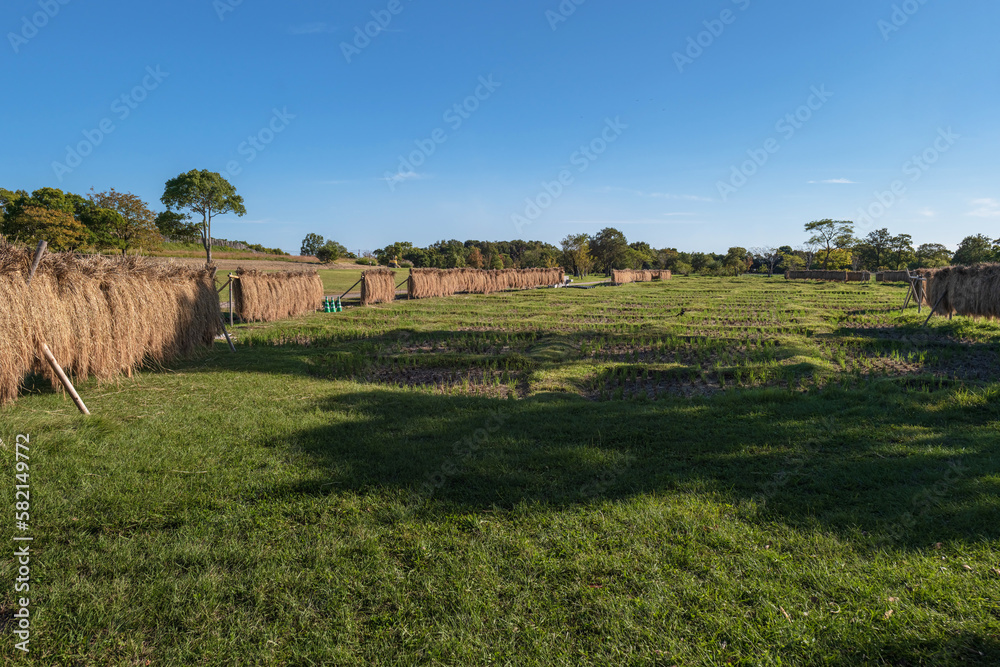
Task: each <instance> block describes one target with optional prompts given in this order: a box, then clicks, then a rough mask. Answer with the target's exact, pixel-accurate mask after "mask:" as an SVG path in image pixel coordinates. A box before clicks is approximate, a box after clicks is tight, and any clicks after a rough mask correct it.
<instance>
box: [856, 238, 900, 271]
mask: <svg viewBox="0 0 1000 667" xmlns="http://www.w3.org/2000/svg"><path fill="white" fill-rule="evenodd" d="M891 249H892V234H890V233H889V230H888V229H886V228H884V227H883V228H882V229H876V230H875V231H873V232H871V233H870V234H868V236H866V237H865V239H864V241H861V242H860V243H859V244H858V252H859V253H860V254H861V258H862V261H863V263H864V265H865V267H866V268H868V269H869V270H871V271H878V270H880V269H881V268H882V265H883V264H884V262H885V260H886V259H888V255H889V252H890V250H891Z"/></svg>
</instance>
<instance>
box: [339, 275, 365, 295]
mask: <svg viewBox="0 0 1000 667" xmlns="http://www.w3.org/2000/svg"><path fill="white" fill-rule="evenodd" d="M361 280H364V278H362V279H361ZM361 280H359V281H358V282H356V283H354V284H353V285H351V286H350V287H348V288H347V291H346V292H344V293H343V294H341V295H340V296H339V297H338V298H340V299H343V298H344V297H345V296H347V295H348V294H350V293H351V290H352V289H354V288H355V287H357V286H358V285H359V284H360V283H361Z"/></svg>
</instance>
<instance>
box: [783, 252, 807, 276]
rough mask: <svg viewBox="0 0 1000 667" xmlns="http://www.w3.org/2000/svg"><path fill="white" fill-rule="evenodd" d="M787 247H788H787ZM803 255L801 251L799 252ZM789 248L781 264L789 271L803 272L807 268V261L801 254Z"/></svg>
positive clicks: (784, 253)
mask: <svg viewBox="0 0 1000 667" xmlns="http://www.w3.org/2000/svg"><path fill="white" fill-rule="evenodd" d="M786 247H787V246H786ZM799 253H801V251H799ZM799 253H796V252H795V251H794V250H791V249H790V248H789V251H788V252H783V253H782V254H781V263H782V264H783V265H784V267H785V270H787V271H801V270H802V269H804V268H806V260H805V258H804V257H802V255H801V254H799Z"/></svg>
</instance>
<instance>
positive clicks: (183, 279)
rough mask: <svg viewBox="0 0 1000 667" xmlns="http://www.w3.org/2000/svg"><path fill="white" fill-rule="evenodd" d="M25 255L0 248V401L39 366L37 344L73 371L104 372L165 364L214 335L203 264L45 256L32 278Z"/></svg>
mask: <svg viewBox="0 0 1000 667" xmlns="http://www.w3.org/2000/svg"><path fill="white" fill-rule="evenodd" d="M31 259H32V253H30V252H28V251H27V250H23V249H20V248H15V247H12V246H7V245H3V246H0V404H2V403H6V402H9V401H11V400H14V399H15V398H16V397H17V394H18V391H19V389H20V386H21V383H22V382H23V381H24V378H25V377H26V376H27V375H28V374H30V373H38V374H40V375H43V376H45V377H47V378H49V379H50V380H51V381H52V382H53V384H54V385H55V384H56V381H55V377H54V374H53V372H52V370H51V368H50V367H49V366H48V364H46V363H44V361H42V360H41V359H40V357H39V354H38V352H39V350H40V349H41V346H42V343H46V344H48V346H49V348H50V349H51V350H52V353H53V354H54V355H55V358H56V359H58V360H59V363H60V364H61V365H62V366H63V368H64V369H66V370H67V371H68V372H69V373H70V375H72V376H74V377H76V378H86V377H96V378H99V379H109V378H112V377H114V376H116V375H119V374H121V373H129V374H131V372H132V371H133V370H134V369H136V368H138V367H139V366H141V365H142V364H143V363H144V362H147V361H151V362H156V363H165V362H168V361H170V360H172V359H174V358H177V357H180V356H185V355H188V354H190V353H191V352H193V351H194V350H195V349H196V348H198V347H200V346H206V345H211V344H212V341H213V340H214V339H215V336H216V335H217V334H218V333H220V331H221V329H220V319H219V315H220V312H219V299H218V295H217V294H216V292H215V286H214V282H213V280H212V274H211V273H210V272H209V271H207V270H204V269H201V270H198V269H191V268H188V267H185V266H180V265H173V264H162V263H156V262H153V261H151V260H148V259H144V258H140V257H124V258H122V257H114V258H111V257H100V256H98V257H85V258H79V257H75V256H73V255H71V254H49V255H46V256H45V257H44V258H43V259H42V262H41V264H40V265H39V267H38V270H37V272H36V273H35V277H34V279H33V280H32V282H31V286H30V287H29V286H27V284H26V282H25V281H26V279H27V277H28V272H29V270H30V266H31Z"/></svg>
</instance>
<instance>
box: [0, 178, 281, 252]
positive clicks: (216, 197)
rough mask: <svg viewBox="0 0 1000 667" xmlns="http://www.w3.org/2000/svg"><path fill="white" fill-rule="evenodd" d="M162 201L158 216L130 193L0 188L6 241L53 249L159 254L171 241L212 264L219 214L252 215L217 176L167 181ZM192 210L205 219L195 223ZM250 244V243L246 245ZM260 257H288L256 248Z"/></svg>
mask: <svg viewBox="0 0 1000 667" xmlns="http://www.w3.org/2000/svg"><path fill="white" fill-rule="evenodd" d="M160 201H161V202H162V203H163V204H164V206H166V210H165V211H162V212H160V213H153V211H152V210H151V209H150V208H149V205H148V204H147V203H146V202H144V201H143V200H142V199H140V198H139V197H138V196H136V195H134V194H132V193H130V192H118V191H116V190H115V189H114V188H111V189H110V190H108V191H107V192H96V191H95V190H94V189H93V188H91V191H90V194H89V195H87V196H86V197H83V196H81V195H78V194H74V193H72V192H63V191H62V190H59V189H58V188H40V189H38V190H35V191H34V192H32V193H30V194H29V193H28V192H26V191H24V190H16V191H11V190H6V189H4V188H0V237H2V238H3V239H6V240H7V241H9V242H14V243H28V244H34V243H36V242H38V241H40V240H43V239H44V240H45V241H47V242H48V244H49V247H50V248H52V249H53V250H57V251H59V250H72V251H94V252H102V251H107V250H115V251H120V252H121V253H122V254H125V253H127V252H128V251H129V250H132V249H146V250H155V249H157V248H159V247H160V246H161V245H162V243H163V242H164V239H165V238H169V239H171V240H173V241H176V242H181V243H197V242H200V243H201V245H202V246H203V247H204V248H205V253H206V258H207V261H208V262H209V263H211V261H212V219H213V218H214V217H216V216H219V215H224V214H227V213H235V214H236V215H239V216H242V215H245V214H246V209H245V208H244V206H243V198H242V197H241V196H239V195H237V194H236V188H234V187H233V186H232V185H231V184H230V183H229V182H228V181H226V179H224V178H223V177H222V176H220V175H219V174H217V173H215V172H211V171H207V170H201V171H198V170H192V171H189V172H187V173H184V174H180V175H179V176H177V177H176V178H173V179H170V180H169V181H167V182H166V185H165V186H164V190H163V197H161V198H160ZM183 210H187V211H190V212H191V213H196V214H199V215H201V218H202V219H201V221H200V222H197V221H196V222H191V221H190V213H181V211H183ZM244 243H245V242H244ZM246 245H247V246H248V247H249V248H250V249H252V250H256V251H257V252H263V253H270V254H286V253H284V252H283V251H281V250H279V249H276V248H265V247H264V246H262V245H259V244H255V243H246Z"/></svg>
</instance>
